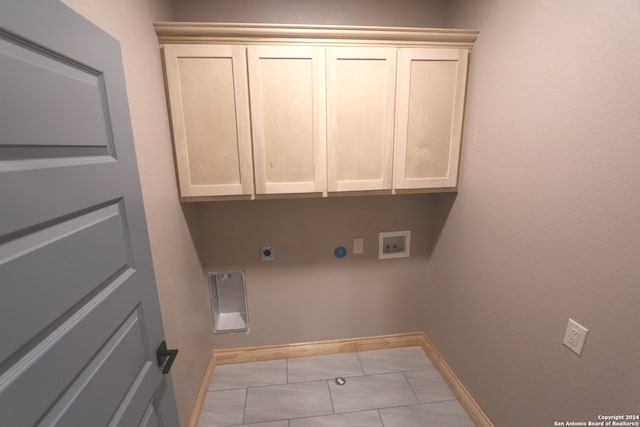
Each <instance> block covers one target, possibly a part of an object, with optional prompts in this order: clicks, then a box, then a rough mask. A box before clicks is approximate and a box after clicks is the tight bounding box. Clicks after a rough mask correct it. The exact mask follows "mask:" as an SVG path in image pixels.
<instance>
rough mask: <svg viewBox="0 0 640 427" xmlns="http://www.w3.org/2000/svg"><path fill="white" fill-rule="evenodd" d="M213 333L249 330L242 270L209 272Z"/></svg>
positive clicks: (245, 289)
mask: <svg viewBox="0 0 640 427" xmlns="http://www.w3.org/2000/svg"><path fill="white" fill-rule="evenodd" d="M209 291H210V292H211V310H212V313H213V333H215V334H219V333H224V332H245V331H248V330H249V316H248V313H247V288H246V285H245V281H244V271H220V272H215V273H209Z"/></svg>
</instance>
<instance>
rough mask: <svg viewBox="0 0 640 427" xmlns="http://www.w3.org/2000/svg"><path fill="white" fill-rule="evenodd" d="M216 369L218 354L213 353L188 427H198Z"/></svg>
mask: <svg viewBox="0 0 640 427" xmlns="http://www.w3.org/2000/svg"><path fill="white" fill-rule="evenodd" d="M215 368H216V353H215V352H214V351H212V352H211V356H209V363H208V364H207V369H206V370H205V371H204V375H203V376H202V384H200V390H198V395H197V396H196V401H195V403H194V404H193V411H191V417H190V418H189V423H188V424H187V427H196V426H197V425H198V421H199V419H200V412H202V405H204V399H205V397H207V392H208V391H209V383H210V382H211V377H212V376H213V371H214V369H215Z"/></svg>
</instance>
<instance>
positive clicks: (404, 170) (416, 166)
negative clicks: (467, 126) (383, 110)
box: [394, 48, 468, 189]
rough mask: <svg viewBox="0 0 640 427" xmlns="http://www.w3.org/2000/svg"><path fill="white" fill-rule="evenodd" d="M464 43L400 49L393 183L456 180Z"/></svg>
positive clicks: (412, 185)
mask: <svg viewBox="0 0 640 427" xmlns="http://www.w3.org/2000/svg"><path fill="white" fill-rule="evenodd" d="M467 57H468V50H467V49H437V48H401V49H398V86H397V94H396V128H395V142H394V147H395V155H394V158H395V161H394V171H395V173H394V175H395V176H394V189H428V188H453V187H456V185H457V178H458V162H459V156H460V139H461V133H462V114H463V108H464V95H465V83H466V77H467Z"/></svg>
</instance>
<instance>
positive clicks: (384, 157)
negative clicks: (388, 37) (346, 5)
mask: <svg viewBox="0 0 640 427" xmlns="http://www.w3.org/2000/svg"><path fill="white" fill-rule="evenodd" d="M395 76H396V49H395V48H363V47H358V48H349V47H344V48H327V92H328V98H327V128H328V133H327V139H328V153H327V156H328V162H327V163H328V187H329V191H367V190H389V189H391V181H392V180H391V170H392V155H393V122H394V106H395Z"/></svg>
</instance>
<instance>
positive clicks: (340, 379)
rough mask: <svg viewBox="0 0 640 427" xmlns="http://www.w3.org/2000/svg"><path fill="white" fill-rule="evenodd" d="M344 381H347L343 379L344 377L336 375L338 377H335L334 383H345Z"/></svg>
mask: <svg viewBox="0 0 640 427" xmlns="http://www.w3.org/2000/svg"><path fill="white" fill-rule="evenodd" d="M346 382H347V380H345V379H344V378H342V377H338V378H336V384H338V385H345V384H346Z"/></svg>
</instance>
